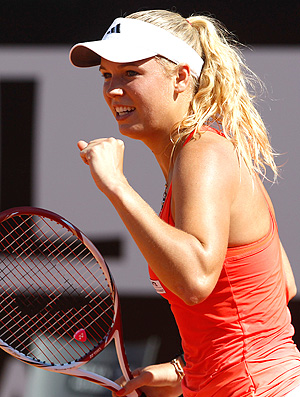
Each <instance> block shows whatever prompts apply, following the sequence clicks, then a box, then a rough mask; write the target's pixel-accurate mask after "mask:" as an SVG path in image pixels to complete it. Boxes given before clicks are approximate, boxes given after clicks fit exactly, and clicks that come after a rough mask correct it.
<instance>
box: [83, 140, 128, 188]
mask: <svg viewBox="0 0 300 397" xmlns="http://www.w3.org/2000/svg"><path fill="white" fill-rule="evenodd" d="M77 146H78V148H79V150H80V156H81V159H82V161H83V162H84V163H85V164H87V165H88V166H89V167H90V171H91V174H92V177H93V179H94V181H95V183H96V185H97V187H98V188H99V189H100V190H101V191H102V192H103V193H104V194H109V192H110V191H112V190H113V189H114V187H115V186H117V185H118V184H120V183H124V182H127V181H126V178H125V176H124V174H123V159H124V142H123V141H122V140H120V139H115V138H102V139H96V140H93V141H91V142H89V143H87V142H85V141H79V142H78V143H77Z"/></svg>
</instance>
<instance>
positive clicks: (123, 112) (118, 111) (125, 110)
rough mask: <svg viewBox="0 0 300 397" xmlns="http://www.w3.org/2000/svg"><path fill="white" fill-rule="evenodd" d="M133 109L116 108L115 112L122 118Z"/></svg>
mask: <svg viewBox="0 0 300 397" xmlns="http://www.w3.org/2000/svg"><path fill="white" fill-rule="evenodd" d="M134 109H135V108H134V107H132V106H118V107H116V112H117V113H118V114H119V115H120V116H122V115H124V114H126V113H128V112H131V111H132V110H134Z"/></svg>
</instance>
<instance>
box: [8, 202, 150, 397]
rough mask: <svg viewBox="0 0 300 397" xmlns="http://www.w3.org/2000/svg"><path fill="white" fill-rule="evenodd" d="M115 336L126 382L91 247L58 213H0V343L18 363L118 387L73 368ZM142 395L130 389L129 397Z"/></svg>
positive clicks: (110, 306) (110, 301)
mask: <svg viewBox="0 0 300 397" xmlns="http://www.w3.org/2000/svg"><path fill="white" fill-rule="evenodd" d="M113 339H114V342H115V347H116V352H117V357H118V360H119V364H120V367H121V370H122V373H123V376H124V377H125V379H126V380H127V381H128V380H129V379H131V378H132V374H131V371H130V368H129V365H128V361H127V358H126V354H125V348H124V343H123V336H122V324H121V313H120V303H119V297H118V292H117V288H116V286H115V283H114V280H113V278H112V276H111V274H110V271H109V269H108V267H107V265H106V263H105V261H104V259H103V258H102V256H101V255H100V253H99V252H98V251H97V249H96V248H95V246H94V245H93V244H92V243H91V241H90V240H89V239H88V238H87V237H86V236H85V235H84V234H83V233H82V232H81V231H80V230H79V229H78V228H76V227H75V226H74V225H72V224H71V223H70V222H68V221H67V220H66V219H64V218H62V217H61V216H59V215H57V214H55V213H53V212H50V211H47V210H43V209H40V208H32V207H19V208H12V209H9V210H6V211H4V212H2V213H1V214H0V347H1V348H2V349H3V350H5V351H6V352H7V353H9V354H11V355H12V356H14V357H16V358H17V359H19V360H21V361H22V362H24V363H27V364H31V365H33V366H35V367H38V368H42V369H45V370H47V371H52V372H58V373H61V374H67V375H72V376H76V377H79V378H82V379H85V380H88V381H91V382H94V383H97V384H99V385H101V386H104V387H106V388H107V389H109V390H112V391H117V390H119V389H120V388H121V387H120V386H119V385H118V384H116V383H115V382H113V381H111V380H110V379H107V378H105V377H103V376H101V375H98V374H95V373H92V372H89V371H86V370H84V369H82V368H80V367H81V366H82V365H83V364H86V363H87V362H89V361H90V360H91V359H93V358H94V357H95V356H96V355H97V354H99V353H100V352H101V351H102V350H103V349H104V348H105V347H106V346H107V345H108V344H109V343H110V342H111V341H112V340H113ZM137 396H145V394H144V393H141V392H140V391H136V392H133V393H130V394H129V395H128V397H137Z"/></svg>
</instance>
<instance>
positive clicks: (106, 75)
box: [102, 72, 111, 80]
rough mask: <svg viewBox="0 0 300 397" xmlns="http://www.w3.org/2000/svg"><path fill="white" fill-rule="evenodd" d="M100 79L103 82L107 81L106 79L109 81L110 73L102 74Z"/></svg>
mask: <svg viewBox="0 0 300 397" xmlns="http://www.w3.org/2000/svg"><path fill="white" fill-rule="evenodd" d="M102 77H103V78H104V80H107V79H109V78H110V77H111V74H110V73H106V72H103V73H102Z"/></svg>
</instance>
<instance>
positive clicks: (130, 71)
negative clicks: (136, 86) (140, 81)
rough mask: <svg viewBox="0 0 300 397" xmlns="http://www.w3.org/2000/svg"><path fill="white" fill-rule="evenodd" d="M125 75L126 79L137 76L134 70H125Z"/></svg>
mask: <svg viewBox="0 0 300 397" xmlns="http://www.w3.org/2000/svg"><path fill="white" fill-rule="evenodd" d="M126 74H127V76H128V77H134V76H137V75H138V72H135V71H134V70H127V72H126Z"/></svg>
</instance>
